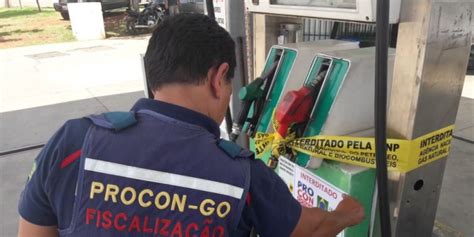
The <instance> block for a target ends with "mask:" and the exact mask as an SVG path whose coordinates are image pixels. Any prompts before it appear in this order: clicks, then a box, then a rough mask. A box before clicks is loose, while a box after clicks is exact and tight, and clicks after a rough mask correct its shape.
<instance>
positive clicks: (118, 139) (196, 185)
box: [60, 110, 250, 237]
mask: <svg viewBox="0 0 474 237" xmlns="http://www.w3.org/2000/svg"><path fill="white" fill-rule="evenodd" d="M89 118H90V119H91V120H92V122H93V123H94V125H93V126H91V127H90V129H89V131H88V133H87V135H86V138H85V141H84V145H83V149H82V156H81V166H80V167H81V169H80V171H79V178H78V181H77V187H76V199H75V204H74V210H73V213H74V214H73V219H72V222H71V225H70V227H69V228H68V229H65V230H61V231H60V236H68V237H73V236H77V237H94V236H179V237H181V236H182V237H188V236H197V237H202V236H211V237H214V236H215V237H223V236H232V232H233V230H234V229H235V228H236V227H237V224H238V222H239V220H240V217H241V213H242V210H243V208H244V204H245V197H246V195H247V192H248V189H249V183H250V166H249V165H250V164H249V162H248V157H246V156H248V155H250V153H246V152H245V151H244V152H243V151H242V150H241V149H240V148H238V147H236V145H233V144H230V143H228V142H225V141H219V140H218V139H216V138H215V136H214V135H212V134H211V133H209V132H208V131H207V130H205V129H204V128H201V127H199V126H196V125H193V124H188V123H185V122H182V121H179V120H176V119H173V118H170V117H167V116H165V115H162V114H159V113H156V112H153V111H150V110H140V111H138V112H137V113H135V114H134V113H108V114H103V115H98V116H91V117H89ZM135 119H136V121H135Z"/></svg>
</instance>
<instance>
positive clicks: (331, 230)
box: [291, 195, 364, 237]
mask: <svg viewBox="0 0 474 237" xmlns="http://www.w3.org/2000/svg"><path fill="white" fill-rule="evenodd" d="M362 220H364V208H363V207H362V205H361V204H360V203H359V202H358V201H357V200H355V199H354V198H352V197H349V196H347V195H344V196H343V199H342V201H341V202H340V203H339V205H338V206H337V208H336V210H334V211H332V212H327V211H324V210H321V209H319V208H306V207H302V209H301V216H300V219H299V221H298V224H296V227H295V229H294V230H293V232H292V234H291V236H292V237H306V236H318V237H334V236H336V235H337V234H338V233H339V232H341V231H342V230H344V229H345V228H347V227H349V226H354V225H357V224H359V223H360V222H362Z"/></svg>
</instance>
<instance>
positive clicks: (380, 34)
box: [374, 0, 391, 237]
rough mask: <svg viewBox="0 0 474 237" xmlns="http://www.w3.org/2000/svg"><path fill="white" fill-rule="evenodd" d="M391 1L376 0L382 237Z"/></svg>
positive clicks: (386, 209)
mask: <svg viewBox="0 0 474 237" xmlns="http://www.w3.org/2000/svg"><path fill="white" fill-rule="evenodd" d="M388 17H389V0H377V21H376V27H377V29H376V31H377V33H376V47H375V120H374V121H375V155H376V161H377V162H376V166H377V169H376V175H377V188H378V197H379V209H380V224H381V230H382V237H390V236H391V227H390V206H389V202H388V188H387V185H388V181H387V145H386V144H387V131H386V127H387V61H388V27H389V23H388Z"/></svg>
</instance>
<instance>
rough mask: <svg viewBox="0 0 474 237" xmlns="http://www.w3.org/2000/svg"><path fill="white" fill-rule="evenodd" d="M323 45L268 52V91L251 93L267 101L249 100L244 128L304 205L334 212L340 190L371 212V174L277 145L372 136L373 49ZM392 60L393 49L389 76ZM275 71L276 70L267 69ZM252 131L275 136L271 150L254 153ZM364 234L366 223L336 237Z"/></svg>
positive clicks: (289, 46)
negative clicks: (301, 139)
mask: <svg viewBox="0 0 474 237" xmlns="http://www.w3.org/2000/svg"><path fill="white" fill-rule="evenodd" d="M322 42H324V43H322ZM331 42H332V44H333V45H337V43H340V44H344V42H335V41H333V40H331ZM328 43H329V42H325V41H320V42H318V43H304V44H300V43H296V44H288V45H283V46H274V47H273V48H272V49H271V50H270V53H269V57H268V58H267V62H266V65H265V71H266V72H271V73H270V74H273V78H272V79H271V83H270V84H271V86H270V87H269V90H268V91H266V92H265V93H262V92H254V93H252V94H257V95H258V98H264V97H266V101H265V102H263V105H262V102H261V101H260V102H256V101H255V100H254V101H252V102H251V105H250V107H251V108H250V109H249V113H248V114H250V116H247V118H250V120H247V123H249V121H257V122H256V123H253V124H251V126H252V127H255V131H253V132H252V133H251V134H250V135H251V142H250V147H251V149H253V150H254V151H255V152H256V154H257V156H258V158H260V159H262V160H263V161H264V162H266V163H267V164H268V166H269V167H271V168H276V172H278V173H279V175H280V176H281V177H282V179H283V180H284V181H285V182H286V183H287V184H288V188H289V189H290V191H292V193H293V195H294V196H295V198H296V199H297V200H298V201H300V203H302V205H305V206H314V207H316V206H320V207H321V206H323V207H326V208H327V207H330V206H333V207H334V205H337V203H332V204H330V203H331V201H330V198H333V199H334V200H333V202H338V201H340V199H339V197H340V196H341V195H342V193H347V194H349V195H351V196H353V197H355V198H357V199H358V200H359V201H360V202H361V203H362V205H363V206H364V208H365V210H366V213H370V212H371V210H372V200H373V194H374V189H375V170H373V169H368V168H364V167H360V166H353V165H349V164H345V163H340V162H337V161H330V160H323V159H321V158H319V157H311V156H309V155H307V154H303V153H300V152H296V151H294V150H292V149H291V148H287V147H285V146H284V142H282V143H281V144H283V145H281V144H278V141H279V140H282V141H284V140H285V139H293V138H299V137H308V136H314V135H340V136H359V137H360V136H372V135H373V121H374V118H373V108H374V106H373V101H374V87H373V83H374V78H373V74H374V68H373V65H374V57H373V55H374V50H375V49H374V48H364V49H359V48H357V45H354V47H351V46H348V45H346V46H347V47H346V48H344V47H332V48H331V47H324V46H323V47H322V46H321V44H328ZM278 51H280V52H282V53H281V57H280V58H279V61H278V66H277V67H276V68H275V67H274V65H275V59H277V58H278V57H277V56H276V55H278V54H276V53H275V52H278ZM290 55H291V57H288V56H290ZM289 59H291V60H289ZM393 59H394V52H393V51H391V52H390V54H389V69H390V70H389V75H391V68H392V65H393ZM273 68H275V71H274V72H273V70H270V69H273ZM265 75H268V74H265ZM257 80H258V81H257V82H255V83H257V85H259V87H258V88H262V85H263V84H264V82H262V80H263V81H265V80H268V79H263V78H262V79H257ZM266 82H270V81H266ZM243 91H244V92H242V93H244V94H245V93H246V92H252V91H254V89H252V87H250V88H245V89H243ZM260 91H262V90H260ZM263 94H264V95H263ZM250 98H252V97H250ZM244 101H245V100H244ZM245 102H246V103H247V101H245ZM258 103H260V104H259V105H258V106H257V104H258ZM256 107H259V108H258V109H255V108H256ZM252 108H253V109H252ZM252 110H253V111H252ZM254 112H257V113H254ZM244 113H245V111H244ZM256 117H258V118H257V119H256ZM249 124H250V123H249ZM249 127H250V126H249ZM256 133H258V134H272V136H273V139H274V140H273V143H274V144H273V145H272V147H271V148H270V149H268V150H258V151H257V150H256V149H257V147H256V144H255V138H256V136H255V134H256ZM282 162H283V163H282ZM311 180H312V181H311ZM368 231H369V218H367V219H366V220H364V222H362V223H361V224H360V225H357V226H355V227H351V228H348V229H346V230H345V231H344V232H343V233H341V234H340V235H339V236H346V237H356V236H365V235H366V234H367V233H368Z"/></svg>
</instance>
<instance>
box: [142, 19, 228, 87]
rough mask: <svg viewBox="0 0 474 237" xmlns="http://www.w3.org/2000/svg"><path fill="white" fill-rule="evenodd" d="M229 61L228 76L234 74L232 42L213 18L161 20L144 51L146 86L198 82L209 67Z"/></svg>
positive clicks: (197, 83) (204, 75) (205, 74)
mask: <svg viewBox="0 0 474 237" xmlns="http://www.w3.org/2000/svg"><path fill="white" fill-rule="evenodd" d="M222 63H228V64H229V66H230V67H229V72H228V73H227V78H228V79H229V80H230V79H231V78H233V77H234V69H235V64H236V59H235V43H234V41H233V40H232V38H231V37H230V35H229V33H228V32H227V31H226V30H225V29H224V28H222V27H220V26H219V25H218V24H217V22H216V21H214V20H212V19H211V18H209V17H207V16H205V15H201V14H180V15H177V16H174V17H170V18H168V19H166V20H164V21H163V22H162V23H161V24H160V25H159V26H158V27H157V28H156V30H155V31H154V32H153V35H152V37H151V39H150V41H149V44H148V48H147V51H146V54H145V72H146V77H147V80H148V85H149V86H150V88H151V89H153V90H155V89H158V88H160V87H161V86H163V85H165V84H170V83H186V84H195V85H199V84H202V83H204V81H205V80H206V76H207V72H208V70H209V69H210V68H212V67H216V66H219V65H220V64H222Z"/></svg>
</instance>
